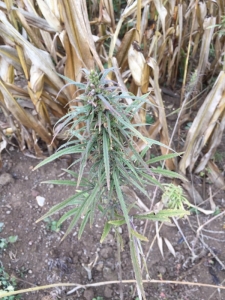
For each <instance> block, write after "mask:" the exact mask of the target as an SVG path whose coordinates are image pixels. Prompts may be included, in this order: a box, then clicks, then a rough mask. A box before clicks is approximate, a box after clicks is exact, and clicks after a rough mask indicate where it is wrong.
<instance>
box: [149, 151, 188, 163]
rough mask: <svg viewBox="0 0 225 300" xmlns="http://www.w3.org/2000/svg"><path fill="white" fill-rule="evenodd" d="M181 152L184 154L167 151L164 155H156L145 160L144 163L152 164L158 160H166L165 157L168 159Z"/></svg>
mask: <svg viewBox="0 0 225 300" xmlns="http://www.w3.org/2000/svg"><path fill="white" fill-rule="evenodd" d="M182 154H184V152H179V153H169V154H166V155H160V156H156V157H154V158H151V159H149V160H147V161H146V163H147V164H153V163H156V162H158V161H162V160H167V159H170V158H174V157H177V156H180V155H182Z"/></svg>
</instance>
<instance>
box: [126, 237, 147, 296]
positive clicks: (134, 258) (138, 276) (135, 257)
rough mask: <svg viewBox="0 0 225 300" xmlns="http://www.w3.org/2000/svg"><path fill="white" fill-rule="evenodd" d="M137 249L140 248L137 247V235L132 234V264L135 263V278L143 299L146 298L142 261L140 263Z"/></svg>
mask: <svg viewBox="0 0 225 300" xmlns="http://www.w3.org/2000/svg"><path fill="white" fill-rule="evenodd" d="M137 251H138V249H137V247H135V237H134V236H131V239H130V255H131V260H132V265H133V268H134V274H135V279H136V281H137V287H138V289H139V291H140V293H141V295H142V297H143V299H146V298H145V292H144V288H143V281H142V272H141V266H140V263H139V259H138V253H137Z"/></svg>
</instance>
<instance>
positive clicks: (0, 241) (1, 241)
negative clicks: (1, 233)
mask: <svg viewBox="0 0 225 300" xmlns="http://www.w3.org/2000/svg"><path fill="white" fill-rule="evenodd" d="M17 239H18V236H17V235H12V236H9V237H8V238H6V239H5V238H0V250H3V249H6V248H7V246H8V244H13V243H15V242H16V241H17Z"/></svg>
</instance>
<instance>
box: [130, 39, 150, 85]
mask: <svg viewBox="0 0 225 300" xmlns="http://www.w3.org/2000/svg"><path fill="white" fill-rule="evenodd" d="M128 64H129V68H130V71H131V74H132V77H133V79H134V82H135V84H136V85H137V86H141V85H142V82H143V78H142V77H143V72H144V68H145V65H146V61H145V58H144V55H143V54H142V52H141V49H140V47H139V45H138V42H137V41H133V43H132V44H131V46H130V49H129V51H128Z"/></svg>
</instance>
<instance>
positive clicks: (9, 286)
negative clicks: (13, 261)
mask: <svg viewBox="0 0 225 300" xmlns="http://www.w3.org/2000/svg"><path fill="white" fill-rule="evenodd" d="M16 288H17V283H16V280H15V278H13V277H10V276H9V274H8V273H6V272H5V270H4V267H3V266H2V264H1V266H0V290H3V291H5V292H12V291H15V290H16ZM0 297H1V295H0ZM2 299H3V300H18V299H20V295H16V296H15V295H12V296H6V297H3V298H2Z"/></svg>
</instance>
